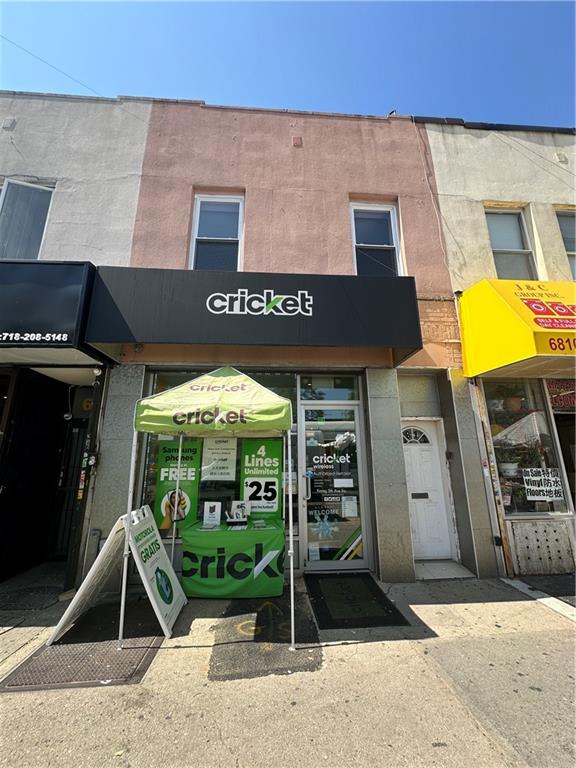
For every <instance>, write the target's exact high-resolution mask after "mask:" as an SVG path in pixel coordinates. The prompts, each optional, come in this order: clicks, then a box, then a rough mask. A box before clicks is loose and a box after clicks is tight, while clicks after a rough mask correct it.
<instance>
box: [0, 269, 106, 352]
mask: <svg viewBox="0 0 576 768" xmlns="http://www.w3.org/2000/svg"><path fill="white" fill-rule="evenodd" d="M95 272H96V268H95V267H94V266H93V265H92V264H90V263H89V262H60V261H59V262H54V261H0V362H8V363H23V364H27V365H35V364H48V365H50V364H54V365H82V364H86V365H90V364H91V363H93V362H94V359H95V358H97V357H99V356H96V355H95V354H94V351H93V350H91V349H88V348H86V347H85V345H84V330H85V326H86V318H87V314H88V302H89V299H90V292H91V288H92V283H93V280H94V275H95Z"/></svg>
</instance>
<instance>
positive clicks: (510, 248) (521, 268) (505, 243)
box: [486, 211, 538, 280]
mask: <svg viewBox="0 0 576 768" xmlns="http://www.w3.org/2000/svg"><path fill="white" fill-rule="evenodd" d="M486 220H487V222H488V231H489V232H490V242H491V244H492V253H493V254H494V264H495V265H496V274H497V275H498V277H499V278H500V279H501V280H537V279H538V275H537V274H536V268H535V265H534V259H533V257H532V250H531V248H530V242H529V240H528V233H527V232H526V226H525V224H524V219H523V217H522V214H521V213H520V212H519V211H514V212H510V211H506V212H505V213H504V212H503V213H500V212H499V211H498V212H496V211H487V212H486Z"/></svg>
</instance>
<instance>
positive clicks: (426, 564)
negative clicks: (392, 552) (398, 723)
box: [414, 560, 476, 581]
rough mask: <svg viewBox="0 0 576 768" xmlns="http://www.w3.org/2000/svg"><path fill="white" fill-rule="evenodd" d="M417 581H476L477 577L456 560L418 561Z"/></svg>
mask: <svg viewBox="0 0 576 768" xmlns="http://www.w3.org/2000/svg"><path fill="white" fill-rule="evenodd" d="M414 570H415V573H416V580H417V581H425V580H428V579H475V578H476V576H475V575H474V574H473V573H471V571H469V570H468V568H464V566H463V565H460V563H457V562H455V561H454V560H416V562H415V563H414Z"/></svg>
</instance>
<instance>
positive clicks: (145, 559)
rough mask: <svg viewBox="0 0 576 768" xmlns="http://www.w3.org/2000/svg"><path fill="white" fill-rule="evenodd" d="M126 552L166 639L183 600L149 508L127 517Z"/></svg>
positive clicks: (184, 602) (183, 602)
mask: <svg viewBox="0 0 576 768" xmlns="http://www.w3.org/2000/svg"><path fill="white" fill-rule="evenodd" d="M128 532H129V533H128V535H129V542H130V551H131V552H132V556H133V557H134V561H135V563H136V567H137V569H138V573H139V574H140V578H141V579H142V583H143V584H144V588H145V590H146V594H147V595H148V598H149V600H150V603H151V604H152V607H153V608H154V613H155V614H156V618H157V619H158V621H159V622H160V626H161V627H162V630H163V632H164V634H165V635H166V637H171V635H172V627H173V626H174V622H175V621H176V619H177V618H178V615H179V613H180V611H181V610H182V608H183V607H184V606H185V605H186V603H187V600H186V596H185V594H184V592H183V591H182V587H181V586H180V583H179V582H178V577H177V576H176V573H175V572H174V568H173V567H172V564H171V562H170V560H169V558H168V554H167V553H166V550H165V549H164V544H163V543H162V539H161V538H160V532H159V531H158V528H157V526H156V522H155V521H154V515H153V514H152V510H151V509H150V507H148V506H146V507H141V508H140V509H137V510H135V511H134V512H131V513H130V516H129V519H128Z"/></svg>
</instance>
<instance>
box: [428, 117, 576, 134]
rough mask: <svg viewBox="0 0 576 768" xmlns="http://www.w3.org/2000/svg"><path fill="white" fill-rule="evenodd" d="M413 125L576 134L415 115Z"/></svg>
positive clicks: (555, 128) (572, 130)
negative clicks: (429, 124) (427, 124)
mask: <svg viewBox="0 0 576 768" xmlns="http://www.w3.org/2000/svg"><path fill="white" fill-rule="evenodd" d="M413 120H414V122H415V123H424V124H425V123H433V124H436V125H459V126H461V127H462V128H469V129H471V130H476V131H530V132H533V133H569V134H572V135H574V134H576V128H566V127H559V126H551V125H522V124H519V123H518V124H515V123H479V122H471V121H469V120H463V119H462V118H461V117H423V116H421V115H415V116H414V118H413Z"/></svg>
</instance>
